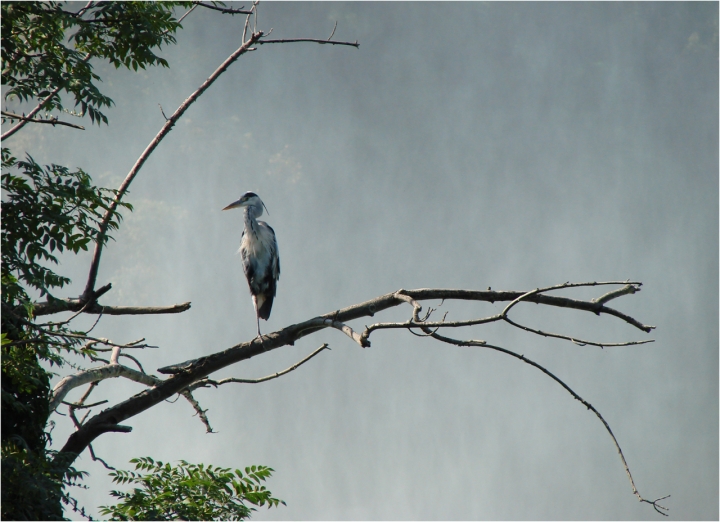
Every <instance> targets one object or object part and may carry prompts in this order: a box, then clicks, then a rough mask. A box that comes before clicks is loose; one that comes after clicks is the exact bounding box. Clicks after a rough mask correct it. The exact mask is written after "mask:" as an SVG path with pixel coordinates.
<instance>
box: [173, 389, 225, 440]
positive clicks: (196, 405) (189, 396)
mask: <svg viewBox="0 0 720 522" xmlns="http://www.w3.org/2000/svg"><path fill="white" fill-rule="evenodd" d="M180 395H182V396H183V397H185V398H186V399H187V401H188V402H189V403H190V404H191V405H192V407H193V409H194V410H195V414H196V415H197V416H198V417H200V420H201V421H202V423H203V424H204V425H205V430H206V431H207V433H217V432H216V431H213V429H212V427H211V426H210V421H209V420H208V418H207V415H205V414H206V413H207V410H203V409H202V408H201V407H200V404H199V403H198V401H196V400H195V397H193V395H192V393H191V392H190V390H188V389H185V390H183V391H181V392H180Z"/></svg>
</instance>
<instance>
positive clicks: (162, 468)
mask: <svg viewBox="0 0 720 522" xmlns="http://www.w3.org/2000/svg"><path fill="white" fill-rule="evenodd" d="M130 462H131V463H133V464H135V471H123V470H118V471H114V472H112V473H110V476H112V477H113V482H115V483H117V484H135V485H137V486H139V487H135V488H134V489H133V490H132V491H129V492H122V491H111V492H110V494H111V495H112V496H114V497H116V498H118V499H120V502H119V503H118V504H116V505H114V506H101V507H100V513H101V514H102V515H103V516H109V517H110V519H111V520H218V519H219V520H243V519H247V518H249V517H250V515H251V514H252V512H253V511H255V510H256V509H255V508H254V507H251V506H264V505H267V506H268V508H270V507H277V506H278V504H283V505H285V502H283V501H282V500H279V499H277V498H273V496H272V493H271V492H270V491H268V490H267V489H265V486H263V485H262V483H263V482H264V481H265V480H266V479H268V478H269V477H270V476H271V474H272V472H273V469H272V468H268V467H266V466H250V467H247V468H245V472H244V473H243V472H242V471H240V470H239V469H236V470H235V471H234V472H233V471H232V470H231V469H230V468H219V467H213V466H205V465H203V464H189V463H188V462H185V461H184V460H183V461H180V463H179V464H178V465H177V466H171V465H170V464H163V463H162V462H160V461H157V462H155V461H154V460H153V459H151V458H150V457H143V458H138V459H132V460H131V461H130ZM248 504H250V506H248Z"/></svg>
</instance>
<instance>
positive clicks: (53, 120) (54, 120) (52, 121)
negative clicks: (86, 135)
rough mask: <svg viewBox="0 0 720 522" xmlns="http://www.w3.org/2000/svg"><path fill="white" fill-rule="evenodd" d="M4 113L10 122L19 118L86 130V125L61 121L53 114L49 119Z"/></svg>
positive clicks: (31, 121) (20, 119)
mask: <svg viewBox="0 0 720 522" xmlns="http://www.w3.org/2000/svg"><path fill="white" fill-rule="evenodd" d="M2 115H3V116H4V117H5V118H9V119H10V123H13V120H18V121H25V122H30V123H49V124H50V125H52V126H53V127H54V126H55V125H64V126H65V127H72V128H73V129H80V130H85V127H83V126H82V125H75V124H74V123H69V122H66V121H60V120H58V119H57V117H56V116H52V117H50V118H47V119H43V118H28V117H27V116H21V115H20V114H15V113H12V112H5V111H2Z"/></svg>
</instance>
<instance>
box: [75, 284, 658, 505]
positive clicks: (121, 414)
mask: <svg viewBox="0 0 720 522" xmlns="http://www.w3.org/2000/svg"><path fill="white" fill-rule="evenodd" d="M609 284H622V285H627V284H637V285H638V287H639V283H630V282H627V281H614V282H605V283H596V282H592V283H573V284H570V283H565V284H563V285H557V286H554V287H548V288H546V289H536V290H532V291H529V292H528V291H525V292H500V291H491V290H488V291H470V290H451V289H432V288H431V289H427V288H426V289H419V290H399V291H397V292H391V293H389V294H385V295H382V296H379V297H376V298H374V299H371V300H369V301H365V302H363V303H359V304H355V305H352V306H349V307H347V308H344V309H341V310H337V311H334V312H331V313H327V314H325V315H322V316H319V317H315V318H313V319H309V320H307V321H304V322H302V323H298V324H294V325H291V326H288V327H286V328H284V329H282V330H279V331H277V332H273V333H270V334H266V335H264V336H262V337H258V338H255V339H253V340H251V341H249V342H245V343H241V344H238V345H235V346H233V347H231V348H228V349H226V350H224V351H220V352H217V353H214V354H211V355H208V356H204V357H200V358H198V359H193V360H190V361H186V362H184V363H180V364H175V365H171V366H166V367H164V368H160V369H158V372H160V373H163V374H169V375H170V377H169V378H167V379H165V380H161V379H157V378H154V377H153V379H157V381H156V383H157V384H156V385H154V386H152V387H151V388H149V389H147V390H145V391H142V392H140V393H138V394H137V395H134V396H133V397H131V398H129V399H127V400H126V401H124V402H121V403H119V404H116V405H115V406H112V407H110V408H108V409H106V410H104V411H102V412H100V413H98V414H97V415H95V416H94V417H92V418H91V419H90V420H88V422H86V423H84V424H83V426H82V427H81V428H80V429H79V430H78V431H76V432H75V433H74V434H72V435H71V436H70V438H69V439H68V440H67V442H66V444H65V446H64V447H63V450H62V452H67V453H72V454H75V455H77V454H79V453H80V452H81V451H82V450H84V449H85V448H87V447H88V444H90V443H91V442H92V441H93V440H94V439H95V438H97V437H98V436H99V435H101V434H102V433H106V432H107V431H113V430H115V426H117V425H118V424H119V423H120V422H122V421H123V420H125V419H128V418H130V417H133V416H135V415H137V414H138V413H140V412H142V411H145V410H147V409H148V408H150V407H152V406H154V405H155V404H158V403H159V402H161V401H163V400H166V399H168V398H169V397H171V396H173V395H175V394H178V393H180V394H181V393H182V392H183V391H184V390H189V391H192V390H193V389H196V388H197V387H200V386H212V385H218V384H219V383H225V382H254V381H257V382H261V381H263V380H268V379H269V378H276V377H278V376H280V375H282V374H284V373H287V371H292V369H294V368H296V367H297V366H299V365H300V364H302V363H303V362H304V361H305V360H308V359H309V358H310V357H312V356H314V355H315V353H318V352H319V351H321V350H322V349H323V348H324V346H323V347H321V348H320V349H319V350H316V352H315V353H313V354H311V356H310V357H308V358H306V359H305V360H303V361H301V362H300V363H298V364H296V365H295V366H294V367H291V368H289V369H288V370H286V371H285V372H278V374H276V375H272V376H268V377H267V378H263V379H257V380H239V379H233V380H222V381H217V382H216V381H211V380H210V379H208V378H207V376H208V375H210V374H211V373H213V372H215V371H217V370H219V369H221V368H225V367H227V366H230V365H232V364H234V363H237V362H240V361H243V360H246V359H250V358H252V357H254V356H256V355H260V354H264V353H266V352H268V351H270V350H274V349H276V348H279V347H281V346H287V345H293V344H294V343H295V342H296V341H297V340H298V339H300V338H302V337H305V336H307V335H310V334H312V333H314V332H317V331H319V330H322V329H324V328H328V327H336V328H337V327H340V329H341V328H342V327H341V326H340V325H344V324H346V323H347V322H348V321H351V320H353V319H358V318H360V317H367V316H374V315H375V314H376V313H378V312H381V311H382V310H385V309H387V308H391V307H394V306H398V305H400V304H402V303H405V302H407V303H409V304H411V305H412V306H413V320H412V326H413V327H415V328H420V329H421V330H422V331H423V332H424V333H426V334H428V335H429V336H430V337H432V338H434V339H436V340H440V341H443V342H450V343H451V344H456V345H458V346H478V347H489V348H492V349H494V350H498V351H501V352H504V353H507V354H508V355H512V356H513V357H516V358H518V359H521V360H523V361H524V362H526V363H527V364H531V365H533V366H536V367H537V368H538V369H540V370H541V371H543V372H544V373H546V374H547V375H548V376H550V377H551V378H553V379H554V380H555V381H556V382H558V383H559V384H561V385H562V386H563V387H564V388H566V390H567V391H568V392H569V393H570V394H571V395H572V396H573V397H575V398H576V399H577V400H578V401H580V402H582V403H583V405H585V406H586V407H588V408H589V409H591V410H592V411H593V412H594V413H595V414H596V415H597V416H598V418H600V420H601V421H602V422H603V424H604V425H605V426H606V429H607V430H608V432H609V433H610V435H611V436H612V438H613V441H614V442H615V443H616V445H617V448H618V452H619V454H620V457H621V460H622V462H623V465H624V466H625V468H626V472H627V473H628V476H629V478H630V481H631V485H632V487H633V493H634V494H635V495H636V496H638V498H640V499H641V500H642V501H644V502H645V501H646V500H645V499H643V498H642V497H640V495H639V493H637V488H635V485H634V482H633V480H632V476H631V475H630V474H629V468H628V467H627V462H626V461H625V458H624V455H622V451H621V450H620V447H619V444H617V440H616V439H615V436H614V434H613V433H612V431H611V430H610V427H609V425H607V423H606V422H605V420H604V419H603V418H602V416H601V415H600V414H599V412H597V410H595V409H594V408H593V407H592V405H590V404H589V403H587V401H584V399H582V398H581V397H579V396H578V395H577V394H576V393H575V392H574V391H573V390H572V389H570V388H569V387H568V386H567V385H566V384H565V383H564V382H562V381H561V380H560V379H558V378H557V377H556V376H554V375H553V374H551V373H550V372H549V371H548V370H547V369H545V368H543V367H541V366H540V365H538V364H537V363H535V362H533V361H530V360H528V359H527V358H525V357H524V356H522V355H519V354H516V353H515V352H511V351H510V350H506V349H504V348H501V347H498V346H494V345H489V344H487V343H486V342H485V341H477V340H470V341H458V340H454V339H450V338H448V337H445V336H442V335H440V334H438V333H437V332H433V331H432V329H430V327H429V326H430V325H433V327H437V326H447V324H448V323H446V322H444V321H443V322H439V323H438V322H428V321H425V322H423V321H422V320H421V318H420V311H421V309H422V305H421V304H420V302H421V301H423V300H428V299H443V300H449V299H459V300H472V301H487V302H496V301H504V302H508V303H510V304H509V305H508V306H506V307H505V310H504V313H507V311H509V310H510V309H511V308H512V307H513V306H516V305H517V304H518V303H520V302H521V301H522V302H532V303H536V304H542V305H547V306H555V307H562V308H572V309H577V310H582V311H587V312H592V313H598V314H602V313H604V314H608V315H611V316H615V317H618V318H621V319H623V320H625V321H627V322H628V323H629V324H632V325H634V326H636V327H638V328H640V329H642V330H643V331H650V330H651V329H652V327H648V326H645V325H643V324H642V323H640V322H639V321H637V320H635V319H633V318H631V317H629V316H626V315H625V314H622V313H620V312H617V311H616V310H614V309H612V308H608V307H607V306H605V305H604V304H598V303H597V302H591V301H582V300H577V299H571V298H568V297H558V296H549V295H545V294H544V293H542V292H545V291H550V290H558V289H561V288H577V287H581V286H598V285H609ZM431 312H432V310H429V311H428V314H425V318H424V319H427V318H428V317H429V313H431ZM502 315H503V314H500V318H502ZM628 319H630V320H628ZM405 327H407V326H405ZM346 333H347V332H346ZM349 336H350V337H352V335H350V334H349ZM361 337H362V336H361ZM110 366H111V367H114V366H120V365H110ZM128 370H129V369H128ZM92 371H97V370H88V371H86V372H83V373H82V374H81V375H84V374H88V372H92ZM105 371H107V370H105ZM135 373H137V374H138V375H143V374H141V373H139V372H135ZM92 377H93V378H94V379H92V380H98V377H97V375H92ZM145 377H148V376H145ZM73 378H75V379H77V378H78V377H77V376H74V377H73ZM86 378H90V376H89V375H88V376H87V377H86ZM128 429H130V428H128V427H127V426H123V427H122V428H121V431H127V430H128ZM659 500H661V499H659ZM647 502H648V503H650V504H652V505H653V507H655V509H664V508H662V507H661V506H660V507H658V506H659V504H658V501H655V502H651V501H647Z"/></svg>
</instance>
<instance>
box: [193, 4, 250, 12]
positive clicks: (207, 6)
mask: <svg viewBox="0 0 720 522" xmlns="http://www.w3.org/2000/svg"><path fill="white" fill-rule="evenodd" d="M193 4H195V5H196V6H198V5H199V6H200V7H206V8H207V9H213V10H214V11H220V12H221V13H223V14H230V15H236V14H245V15H246V14H251V13H252V10H250V11H243V8H242V7H240V8H238V9H233V8H231V7H217V6H214V5H212V4H206V3H205V2H193ZM243 7H244V6H243ZM193 9H194V8H193Z"/></svg>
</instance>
